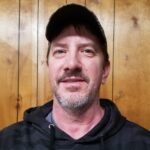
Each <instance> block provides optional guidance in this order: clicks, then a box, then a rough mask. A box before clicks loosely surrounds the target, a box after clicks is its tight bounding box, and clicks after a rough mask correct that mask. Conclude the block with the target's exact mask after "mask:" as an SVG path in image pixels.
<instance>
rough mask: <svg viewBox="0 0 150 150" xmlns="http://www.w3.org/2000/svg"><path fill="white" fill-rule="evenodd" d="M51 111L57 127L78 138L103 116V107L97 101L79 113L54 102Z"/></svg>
mask: <svg viewBox="0 0 150 150" xmlns="http://www.w3.org/2000/svg"><path fill="white" fill-rule="evenodd" d="M52 113H53V117H54V121H55V123H56V125H57V127H58V128H60V129H61V130H63V131H64V132H65V133H67V134H68V135H69V136H71V137H72V138H73V139H79V138H81V137H83V136H84V135H85V134H87V133H88V132H89V131H90V130H91V129H92V128H94V127H95V126H96V124H97V123H98V122H99V121H100V120H101V119H102V118H103V116H104V109H103V108H102V107H101V106H100V105H99V101H97V102H95V103H93V104H92V105H91V107H90V108H89V109H87V110H86V111H85V112H84V113H82V112H81V113H80V114H79V113H75V112H72V111H70V110H67V109H64V108H62V107H61V106H60V105H59V104H58V103H54V105H53V112H52Z"/></svg>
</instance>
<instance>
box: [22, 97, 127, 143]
mask: <svg viewBox="0 0 150 150" xmlns="http://www.w3.org/2000/svg"><path fill="white" fill-rule="evenodd" d="M52 105H53V101H50V102H48V103H47V104H45V105H43V106H41V107H36V108H30V109H28V110H27V111H26V112H25V115H24V121H25V122H27V123H30V124H32V125H33V126H34V127H35V128H37V130H39V131H40V132H43V133H44V134H46V135H48V136H49V135H51V134H52V131H51V130H49V128H50V126H51V127H52V126H53V125H52V124H51V123H49V122H48V121H47V120H46V119H45V118H46V116H47V115H48V114H49V113H50V112H51V111H52ZM100 105H101V106H102V107H103V108H104V109H105V115H104V117H103V119H102V120H101V121H100V122H99V123H98V124H97V125H96V126H95V127H94V128H93V129H92V130H91V131H90V132H89V133H87V134H86V135H85V136H83V137H82V138H80V139H78V140H77V141H78V142H93V141H100V139H101V138H102V139H103V140H105V139H107V138H109V137H111V136H113V135H114V134H116V133H117V132H118V131H119V130H120V129H121V128H122V126H123V125H124V123H125V120H126V119H125V118H124V117H123V116H122V115H121V114H120V112H119V110H118V109H117V107H116V106H115V104H114V103H113V102H112V101H110V100H106V99H101V100H100ZM52 128H55V134H54V133H53V134H54V136H55V138H57V139H59V140H69V139H70V137H69V136H68V135H65V133H64V132H63V131H61V130H60V129H58V128H57V127H52Z"/></svg>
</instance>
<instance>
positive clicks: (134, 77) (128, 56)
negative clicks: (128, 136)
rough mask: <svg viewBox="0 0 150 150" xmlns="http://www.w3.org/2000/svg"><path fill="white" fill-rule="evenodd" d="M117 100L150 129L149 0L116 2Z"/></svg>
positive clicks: (120, 106)
mask: <svg viewBox="0 0 150 150" xmlns="http://www.w3.org/2000/svg"><path fill="white" fill-rule="evenodd" d="M115 18H116V25H115V54H114V60H115V62H114V68H115V70H114V84H113V86H114V100H115V102H116V103H117V104H118V106H119V108H120V110H121V111H122V112H123V114H124V115H125V116H127V117H128V118H129V119H130V120H132V121H135V122H137V123H139V124H140V125H142V126H144V127H145V128H149V129H150V117H149V116H150V101H149V99H150V92H149V89H150V88H149V87H150V67H149V66H150V52H149V50H150V44H149V43H150V1H146V0H140V1H132V0H126V1H120V0H116V17H115Z"/></svg>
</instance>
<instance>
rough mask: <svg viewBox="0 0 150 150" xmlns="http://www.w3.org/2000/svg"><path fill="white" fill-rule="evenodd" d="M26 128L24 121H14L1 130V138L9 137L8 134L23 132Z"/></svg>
mask: <svg viewBox="0 0 150 150" xmlns="http://www.w3.org/2000/svg"><path fill="white" fill-rule="evenodd" d="M25 128H26V125H25V123H24V121H20V122H17V123H14V124H12V125H10V126H8V127H5V128H3V129H2V130H1V131H0V138H2V137H8V136H11V135H15V134H16V135H17V134H19V133H20V132H22V131H23V130H24V129H25Z"/></svg>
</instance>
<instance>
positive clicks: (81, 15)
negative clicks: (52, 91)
mask: <svg viewBox="0 0 150 150" xmlns="http://www.w3.org/2000/svg"><path fill="white" fill-rule="evenodd" d="M69 26H74V28H75V29H79V28H80V27H85V29H86V30H87V31H89V32H90V33H91V34H92V35H94V36H95V37H96V38H97V40H98V42H99V44H100V47H101V49H102V52H103V55H104V61H105V62H109V55H108V52H107V40H106V36H105V33H104V30H103V28H102V26H101V24H100V22H99V21H98V18H97V17H96V15H95V14H94V13H93V12H92V11H90V10H89V9H87V8H86V7H85V6H81V5H78V4H68V5H64V6H62V7H60V8H59V9H58V10H56V11H55V12H54V13H53V14H52V16H51V17H50V19H49V22H48V24H47V27H46V38H47V40H48V41H49V43H51V42H52V41H53V40H54V39H55V38H56V37H57V36H58V35H59V34H60V33H61V32H62V31H63V30H64V29H66V28H67V27H69ZM49 51H50V48H48V52H47V59H48V55H49Z"/></svg>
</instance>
